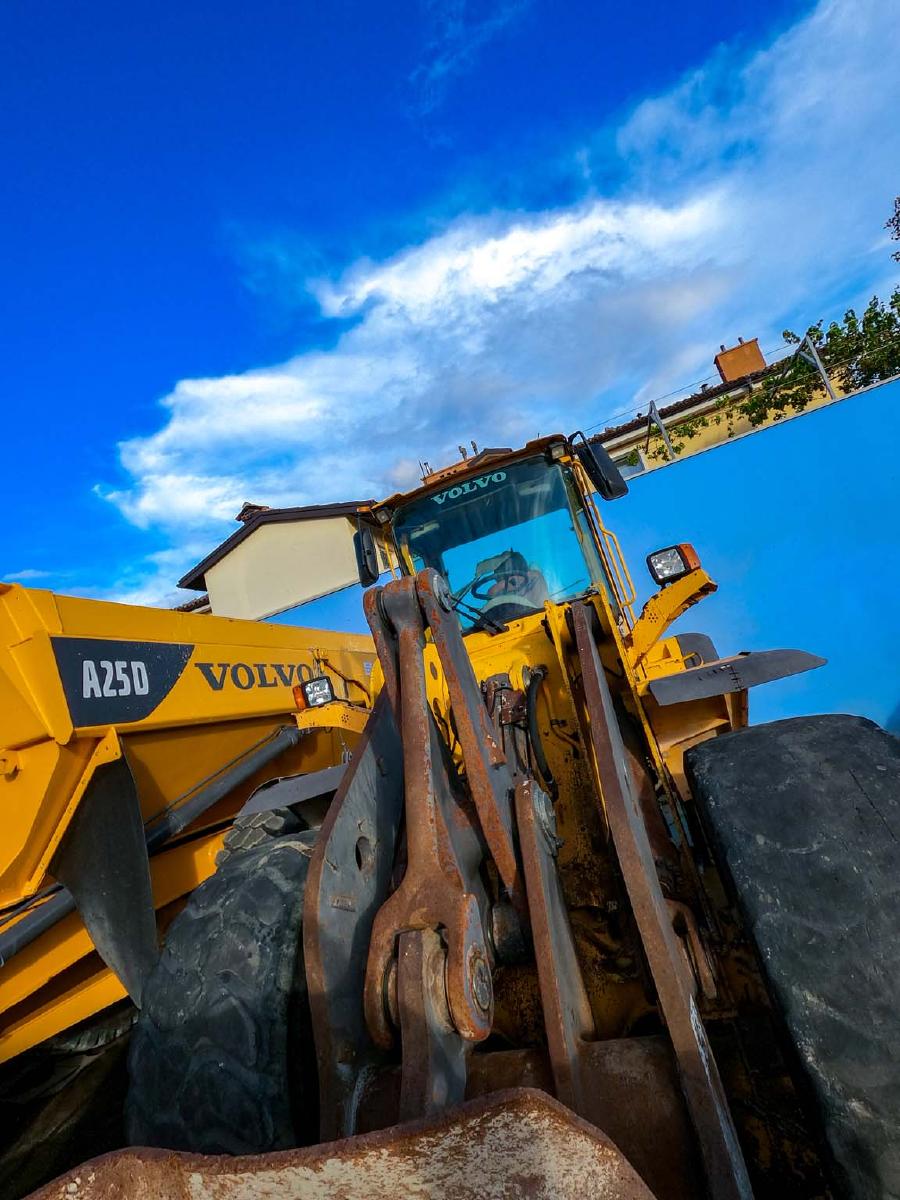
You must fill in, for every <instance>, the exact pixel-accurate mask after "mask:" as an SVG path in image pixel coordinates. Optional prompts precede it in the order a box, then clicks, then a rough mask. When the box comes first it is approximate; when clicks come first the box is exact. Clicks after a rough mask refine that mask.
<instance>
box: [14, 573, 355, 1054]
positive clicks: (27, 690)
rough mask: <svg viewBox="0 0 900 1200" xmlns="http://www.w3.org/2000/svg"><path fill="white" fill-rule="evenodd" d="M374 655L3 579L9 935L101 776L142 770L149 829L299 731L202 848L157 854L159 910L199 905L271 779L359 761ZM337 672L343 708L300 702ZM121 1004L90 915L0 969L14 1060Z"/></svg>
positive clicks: (237, 791)
mask: <svg viewBox="0 0 900 1200" xmlns="http://www.w3.org/2000/svg"><path fill="white" fill-rule="evenodd" d="M374 657H375V655H374V649H373V646H372V642H371V639H370V638H368V637H365V636H361V635H352V634H336V633H333V632H327V631H320V630H313V629H303V628H295V627H292V626H287V625H276V624H258V623H256V622H249V621H237V620H231V619H228V618H223V617H214V616H208V615H200V614H185V613H180V612H174V611H170V610H165V609H151V608H137V607H133V606H128V605H122V604H111V603H106V602H102V601H96V600H86V599H79V598H74V597H67V596H57V595H55V594H53V593H51V592H47V591H39V590H31V589H26V588H22V587H19V586H8V585H0V804H2V812H3V836H2V838H0V932H2V931H3V930H4V929H6V930H8V929H10V928H12V927H13V926H14V924H15V923H16V921H18V920H22V919H24V918H25V917H26V916H28V915H29V914H30V913H33V912H35V911H36V909H37V908H38V907H39V906H40V904H41V903H42V902H43V898H42V896H41V895H39V894H38V893H42V892H43V891H44V890H46V889H49V888H50V887H52V886H53V885H54V883H55V880H54V877H53V873H52V865H51V864H52V861H53V857H54V854H55V853H56V852H57V850H58V849H59V847H60V845H61V844H62V843H63V841H64V839H65V835H66V832H67V830H68V829H69V828H70V825H71V822H72V820H73V817H74V816H75V814H76V813H77V811H78V809H79V805H80V803H81V802H82V800H83V798H84V796H85V794H86V793H87V792H88V789H89V787H90V785H91V781H92V779H93V778H94V775H95V773H96V772H97V770H98V768H100V767H101V766H103V765H105V764H108V763H110V762H113V761H115V760H118V759H121V758H124V759H125V760H126V761H127V764H128V768H129V769H130V772H131V775H132V777H133V779H134V783H135V788H136V792H137V797H138V802H139V805H140V812H141V818H142V820H143V822H144V823H145V824H146V823H148V822H150V821H152V820H153V819H154V818H156V817H158V816H159V815H160V814H161V813H163V812H165V811H167V810H170V809H172V808H176V809H177V807H178V806H179V804H181V803H182V802H183V801H185V800H186V799H188V798H190V797H191V796H192V795H193V794H195V793H196V792H197V790H198V788H200V787H202V786H203V785H204V784H206V783H208V782H209V781H210V780H213V779H215V778H216V777H217V776H218V775H220V774H221V773H222V772H223V771H225V770H227V769H228V768H229V767H230V766H231V765H233V764H234V763H238V762H240V761H241V759H242V757H244V756H246V755H248V754H249V753H252V752H253V751H254V749H255V748H257V747H259V746H261V745H264V744H265V743H266V742H267V740H268V739H270V738H272V736H273V735H274V734H276V733H277V731H278V730H279V729H281V728H284V727H285V726H293V727H295V728H296V727H298V726H299V727H300V730H301V733H302V736H301V737H300V739H299V740H298V742H297V744H296V745H293V746H290V747H288V748H287V749H286V750H285V751H284V753H282V754H280V756H279V757H278V758H277V760H276V761H275V762H274V763H273V764H271V765H269V766H268V767H266V768H264V769H260V770H259V771H258V772H256V774H255V775H253V776H252V777H251V778H249V779H247V780H244V781H242V782H241V784H240V785H239V786H236V787H235V788H234V789H233V791H230V792H229V793H228V795H226V796H225V797H223V798H222V799H221V800H219V801H218V802H217V803H216V804H215V805H213V806H212V807H211V808H210V809H209V810H208V811H206V812H205V813H204V814H203V816H202V817H201V818H200V819H199V820H198V821H197V822H195V823H194V824H192V825H191V826H190V827H189V828H188V829H187V830H186V831H185V836H188V835H189V836H191V837H192V839H193V840H192V841H190V842H188V843H186V844H184V845H182V846H179V845H175V846H173V847H171V848H169V847H166V848H164V849H163V850H162V851H161V852H160V853H158V854H155V855H154V856H153V857H152V858H151V879H152V885H153V892H154V904H155V906H156V909H157V912H158V913H159V910H160V909H162V908H164V907H165V906H168V905H170V904H173V903H175V902H176V901H179V900H180V899H182V898H183V897H184V896H186V895H187V894H188V893H189V892H190V891H192V890H193V889H194V888H195V887H196V886H197V885H198V884H199V883H200V882H202V880H203V879H204V878H206V877H207V875H209V874H211V873H212V871H213V870H214V869H215V853H216V851H217V850H218V849H219V847H220V845H221V837H222V833H223V825H224V824H225V823H228V822H230V821H231V820H232V819H233V817H234V816H235V814H236V813H237V811H238V810H239V809H240V807H241V805H242V804H243V803H244V801H245V800H246V799H247V798H248V797H249V795H251V794H252V792H253V791H254V790H255V789H256V788H257V787H259V786H260V785H261V784H262V783H264V782H266V781H267V780H268V779H270V778H273V777H277V776H283V775H291V774H305V773H308V772H313V771H318V770H321V769H323V768H326V767H329V766H333V765H336V764H339V763H340V762H341V761H342V760H343V759H346V757H347V756H348V755H349V752H350V749H351V748H352V746H353V745H354V744H355V741H356V739H357V737H358V734H359V731H360V729H361V728H362V724H363V723H364V715H363V718H362V719H359V718H356V717H354V715H353V713H354V711H358V710H359V709H360V708H362V709H364V710H365V708H366V706H367V704H368V694H369V678H370V672H371V668H372V663H373V660H374ZM322 676H326V677H327V678H328V679H329V680H330V682H331V685H332V691H333V694H334V696H335V699H336V703H333V704H328V705H325V706H324V708H321V709H302V710H301V709H300V707H299V703H302V700H301V701H300V702H299V703H298V696H297V694H296V693H297V691H298V690H299V688H300V686H301V685H302V684H303V683H305V682H307V681H309V680H310V679H313V678H317V677H322ZM326 710H339V711H338V712H337V713H334V712H331V711H328V712H326ZM198 834H199V835H200V837H199V839H198ZM122 995H124V988H123V986H122V984H121V983H120V982H119V980H118V979H116V976H115V975H114V974H113V972H111V971H110V970H109V968H107V967H106V966H104V964H103V962H102V961H101V960H100V959H99V957H98V956H97V954H96V953H95V952H94V947H93V944H92V942H91V939H90V937H89V936H88V934H87V932H86V930H85V928H84V925H83V924H82V922H81V920H80V918H79V916H78V914H77V913H73V914H71V915H70V916H67V917H65V918H64V919H63V920H62V921H60V922H59V923H58V924H56V925H54V926H53V927H52V928H50V929H49V930H47V931H46V932H44V933H43V934H42V935H41V936H39V937H38V938H37V939H36V940H35V941H34V942H33V943H32V944H30V945H28V946H26V947H25V948H24V949H22V950H21V951H20V952H19V953H17V954H16V955H15V957H13V958H11V959H10V960H9V961H8V962H7V963H5V964H4V966H3V969H2V972H0V1061H3V1060H4V1059H6V1058H9V1057H12V1056H13V1055H15V1054H17V1053H19V1052H20V1051H21V1050H22V1049H24V1048H26V1047H27V1046H28V1045H34V1044H36V1043H37V1042H39V1041H41V1040H43V1038H45V1037H47V1036H50V1034H52V1033H55V1032H58V1031H59V1030H61V1029H64V1028H66V1027H67V1026H69V1025H71V1024H73V1023H74V1022H76V1021H78V1020H80V1019H82V1018H83V1017H84V1016H86V1015H90V1013H91V1012H94V1011H97V1009H98V1008H99V1007H103V1006H105V1005H106V1004H109V1003H111V1002H113V1001H114V1000H115V999H119V998H121V996H122ZM101 996H102V1004H101V1003H98V997H101Z"/></svg>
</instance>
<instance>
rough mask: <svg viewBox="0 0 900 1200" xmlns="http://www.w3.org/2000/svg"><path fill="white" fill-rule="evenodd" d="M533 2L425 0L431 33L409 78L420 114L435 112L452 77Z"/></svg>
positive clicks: (462, 71)
mask: <svg viewBox="0 0 900 1200" xmlns="http://www.w3.org/2000/svg"><path fill="white" fill-rule="evenodd" d="M530 2H531V0H505V2H504V0H499V2H495V0H488V2H487V3H485V2H484V0H482V3H480V4H478V3H473V2H472V0H423V3H422V7H423V9H424V10H425V15H426V18H427V20H428V22H429V24H430V25H431V36H430V37H429V39H428V44H427V46H426V48H425V56H424V58H423V60H422V62H421V63H419V65H418V66H417V67H416V68H415V70H414V71H413V72H412V74H411V75H410V78H409V82H410V83H411V84H412V86H413V89H414V91H415V96H416V101H415V108H416V111H417V112H418V113H419V115H420V116H425V115H427V114H428V113H431V112H433V111H434V110H435V109H436V108H437V107H438V106H439V105H440V104H441V102H442V100H443V99H444V95H445V92H446V89H447V85H448V83H449V81H450V80H451V79H452V78H453V77H454V76H456V75H461V74H464V73H465V72H466V71H468V70H469V69H470V68H471V67H472V65H473V64H474V62H475V59H476V58H477V57H478V55H479V53H480V52H481V51H482V50H483V49H484V47H485V46H486V45H487V44H488V43H489V42H491V41H493V40H494V38H496V37H497V36H498V35H499V34H501V33H502V32H503V31H504V30H505V29H507V28H508V27H509V26H510V25H511V24H513V23H514V22H515V21H516V20H517V19H518V18H519V17H520V16H521V15H522V13H523V12H524V11H525V10H526V9H527V8H528V6H529V4H530ZM473 10H476V11H473ZM478 10H481V11H480V12H479V11H478Z"/></svg>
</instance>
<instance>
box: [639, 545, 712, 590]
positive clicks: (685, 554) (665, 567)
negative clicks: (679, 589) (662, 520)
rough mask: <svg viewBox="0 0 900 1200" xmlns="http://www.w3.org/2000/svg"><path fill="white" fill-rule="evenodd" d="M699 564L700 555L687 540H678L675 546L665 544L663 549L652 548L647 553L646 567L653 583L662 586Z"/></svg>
mask: <svg viewBox="0 0 900 1200" xmlns="http://www.w3.org/2000/svg"><path fill="white" fill-rule="evenodd" d="M699 566H700V556H699V555H698V554H697V551H696V550H695V549H694V547H693V546H692V545H691V544H690V543H689V542H679V544H678V545H677V546H666V547H665V549H663V550H654V551H653V553H652V554H648V555H647V568H648V570H649V571H650V574H651V575H652V576H653V580H654V582H655V583H658V584H659V586H660V587H664V586H665V585H666V584H667V583H674V582H675V580H676V579H681V577H682V576H683V575H688V574H690V572H691V571H696V570H697V568H698V567H699Z"/></svg>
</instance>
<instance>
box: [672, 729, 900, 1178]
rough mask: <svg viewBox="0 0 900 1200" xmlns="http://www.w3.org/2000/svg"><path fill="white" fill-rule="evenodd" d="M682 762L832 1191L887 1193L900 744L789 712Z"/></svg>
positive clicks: (897, 1147)
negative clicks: (837, 1187) (808, 1098)
mask: <svg viewBox="0 0 900 1200" xmlns="http://www.w3.org/2000/svg"><path fill="white" fill-rule="evenodd" d="M686 763H687V770H688V777H689V779H690V780H691V783H692V786H693V791H694V795H695V797H696V799H697V801H698V804H699V806H700V809H701V814H702V816H703V819H704V823H705V824H706V826H707V828H708V830H709V833H710V835H711V838H712V841H713V843H714V845H715V847H716V848H717V850H718V857H719V861H720V863H722V864H724V866H725V867H726V869H727V870H726V874H730V877H731V881H732V883H733V886H734V890H735V894H736V898H737V900H738V902H739V905H740V907H741V909H742V910H743V913H744V916H745V918H746V921H747V924H748V926H749V929H750V932H751V933H752V935H753V937H754V939H755V942H756V946H757V949H758V951H759V955H760V958H761V960H762V964H763V969H764V971H765V973H766V975H767V977H768V981H769V985H770V989H771V991H772V993H773V998H774V1000H775V1002H776V1005H777V1007H778V1008H779V1010H780V1013H781V1016H782V1018H783V1021H784V1024H785V1026H786V1029H787V1033H788V1035H789V1037H790V1040H791V1041H792V1043H793V1045H794V1048H795V1050H796V1054H797V1056H798V1061H799V1064H800V1066H801V1070H802V1071H803V1073H804V1074H805V1076H806V1080H807V1082H808V1084H809V1086H810V1089H811V1092H812V1095H813V1098H814V1101H815V1103H816V1105H817V1107H818V1110H819V1114H820V1117H821V1122H822V1127H823V1132H824V1134H825V1137H826V1139H827V1142H828V1144H829V1147H830V1150H831V1153H832V1155H833V1158H834V1163H835V1170H836V1173H837V1174H838V1175H839V1176H840V1180H839V1182H840V1184H841V1186H842V1189H843V1194H845V1195H847V1196H850V1197H853V1198H854V1200H875V1198H877V1200H888V1198H889V1197H890V1198H896V1197H898V1196H900V1004H898V996H900V936H898V891H900V741H898V740H897V739H896V738H894V737H892V736H891V735H890V734H888V733H885V732H884V730H882V729H879V727H878V726H877V725H874V724H873V723H872V722H871V721H866V720H863V719H862V718H859V717H848V716H825V717H799V718H796V719H792V720H787V721H777V722H774V723H773V724H770V725H759V726H755V727H753V728H751V729H746V730H741V731H739V732H736V733H731V734H727V735H725V736H724V737H720V738H716V739H714V740H711V741H708V742H703V743H701V744H700V745H698V746H696V747H694V749H692V750H690V751H689V752H688V754H687V756H686Z"/></svg>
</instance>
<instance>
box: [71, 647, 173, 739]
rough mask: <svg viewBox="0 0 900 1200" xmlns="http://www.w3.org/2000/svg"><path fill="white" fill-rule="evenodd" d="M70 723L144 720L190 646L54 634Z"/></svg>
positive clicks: (168, 687) (167, 688)
mask: <svg viewBox="0 0 900 1200" xmlns="http://www.w3.org/2000/svg"><path fill="white" fill-rule="evenodd" d="M50 642H51V644H52V646H53V653H54V654H55V656H56V666H57V669H58V670H59V677H60V680H61V682H62V686H63V691H64V692H65V696H66V701H67V703H68V705H69V714H70V716H71V718H72V724H73V725H74V726H75V727H76V728H83V727H84V726H87V725H121V724H124V723H125V722H128V721H142V720H143V719H144V717H148V716H149V715H150V713H152V712H153V710H154V709H155V708H156V707H157V705H159V704H160V703H161V702H162V701H163V700H164V699H165V697H166V696H167V695H168V694H169V692H170V691H171V690H172V688H173V687H174V686H175V684H176V683H177V681H178V679H179V678H180V676H181V674H182V672H183V671H184V668H185V667H186V665H187V662H188V659H189V658H190V657H191V652H192V651H193V649H194V647H193V646H189V645H185V644H183V643H177V642H176V643H171V642H123V641H114V640H112V639H111V638H75V637H52V638H51V639H50Z"/></svg>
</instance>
